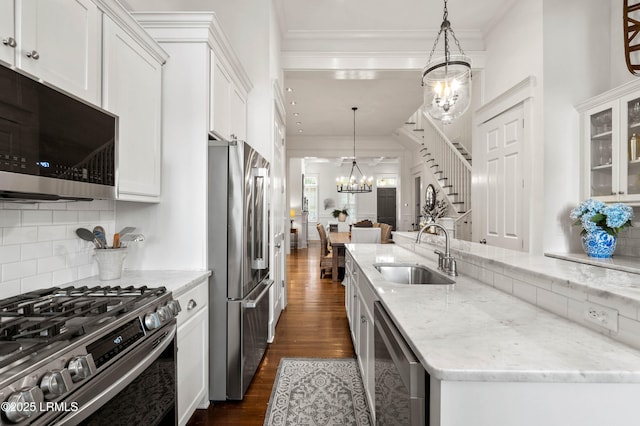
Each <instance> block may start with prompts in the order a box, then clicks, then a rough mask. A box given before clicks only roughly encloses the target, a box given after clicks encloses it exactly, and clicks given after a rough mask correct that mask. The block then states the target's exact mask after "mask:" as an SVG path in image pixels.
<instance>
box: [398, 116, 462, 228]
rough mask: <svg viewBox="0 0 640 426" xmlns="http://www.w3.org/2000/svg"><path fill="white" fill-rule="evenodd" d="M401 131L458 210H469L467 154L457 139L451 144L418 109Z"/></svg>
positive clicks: (460, 215)
mask: <svg viewBox="0 0 640 426" xmlns="http://www.w3.org/2000/svg"><path fill="white" fill-rule="evenodd" d="M403 130H404V134H406V135H407V136H408V137H409V138H411V139H413V140H414V141H415V142H416V143H418V144H419V145H420V153H421V154H422V157H423V159H424V162H425V163H426V165H427V168H428V169H429V170H430V171H431V173H432V174H433V176H434V179H435V180H436V181H437V182H438V184H439V186H440V189H441V192H442V193H443V194H444V195H445V196H446V197H447V200H448V201H449V203H450V204H451V206H452V207H453V210H454V211H456V212H457V213H458V216H459V217H468V216H469V215H468V213H469V212H470V211H471V154H470V153H469V152H468V151H467V150H466V149H465V148H464V146H463V145H462V144H460V143H459V142H454V143H452V142H451V141H450V140H449V139H448V138H447V136H446V135H445V134H444V133H443V132H442V131H441V130H440V129H439V128H438V127H437V126H435V125H434V123H433V122H432V121H431V119H430V118H429V117H428V116H427V114H426V113H425V112H424V110H423V109H422V108H420V109H418V110H417V111H416V112H415V113H414V114H413V115H412V116H411V117H410V118H409V119H408V120H407V121H406V122H405V127H404V128H403Z"/></svg>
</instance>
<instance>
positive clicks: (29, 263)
mask: <svg viewBox="0 0 640 426" xmlns="http://www.w3.org/2000/svg"><path fill="white" fill-rule="evenodd" d="M96 225H102V226H103V227H104V228H105V229H107V230H110V231H109V232H110V233H112V232H113V229H114V228H115V202H114V201H108V200H98V201H91V202H85V201H82V202H72V203H35V204H17V203H0V298H4V297H9V296H13V295H16V294H19V293H20V292H24V291H29V290H35V289H38V288H42V287H51V286H54V285H56V286H60V285H64V284H66V283H69V282H72V281H75V280H78V279H81V278H86V277H90V276H93V275H96V274H97V272H98V271H97V265H96V264H95V261H94V257H93V252H94V246H93V244H92V243H91V242H86V241H83V240H81V239H80V238H78V236H77V235H76V233H75V230H76V229H77V228H79V227H85V228H90V229H93V227H94V226H96Z"/></svg>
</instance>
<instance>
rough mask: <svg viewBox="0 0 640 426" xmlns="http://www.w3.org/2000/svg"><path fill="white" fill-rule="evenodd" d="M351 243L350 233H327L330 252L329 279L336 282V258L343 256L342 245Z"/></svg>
mask: <svg viewBox="0 0 640 426" xmlns="http://www.w3.org/2000/svg"><path fill="white" fill-rule="evenodd" d="M350 242H351V232H329V245H330V246H331V252H332V258H331V261H332V264H331V267H332V269H331V279H332V280H333V281H338V258H339V257H340V255H341V254H342V256H344V245H345V244H347V243H350Z"/></svg>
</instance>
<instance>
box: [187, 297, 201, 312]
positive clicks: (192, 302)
mask: <svg viewBox="0 0 640 426" xmlns="http://www.w3.org/2000/svg"><path fill="white" fill-rule="evenodd" d="M196 306H198V304H197V303H196V301H195V300H193V299H191V300H189V302H187V311H191V310H193V309H195V307H196Z"/></svg>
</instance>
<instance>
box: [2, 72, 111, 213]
mask: <svg viewBox="0 0 640 426" xmlns="http://www.w3.org/2000/svg"><path fill="white" fill-rule="evenodd" d="M117 135H118V117H117V116H115V115H113V114H110V113H109V112H107V111H105V110H102V109H100V108H98V107H96V106H93V105H91V104H88V103H86V102H84V101H81V100H79V99H77V98H75V97H73V96H70V95H67V94H65V93H63V92H61V91H59V90H57V89H54V88H52V87H50V86H48V85H47V84H44V83H41V82H38V81H36V80H33V79H31V78H29V77H27V76H25V75H23V74H21V73H20V72H17V71H15V70H13V69H11V68H7V67H4V66H1V65H0V202H2V201H8V200H16V199H18V200H41V201H43V200H51V201H58V200H91V199H113V198H115V193H116V190H115V189H116V188H115V184H116V170H117V164H116V159H117V156H116V154H117Z"/></svg>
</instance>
